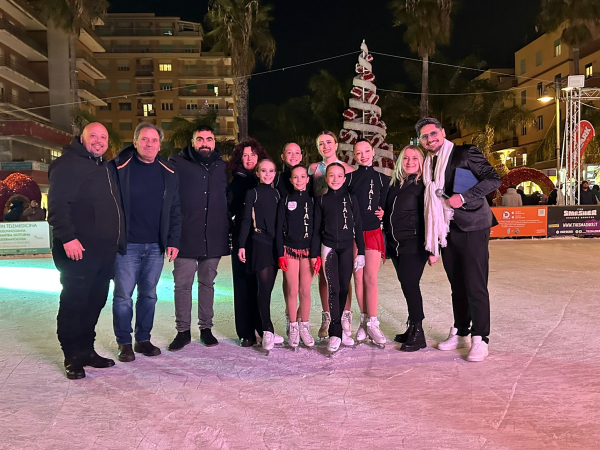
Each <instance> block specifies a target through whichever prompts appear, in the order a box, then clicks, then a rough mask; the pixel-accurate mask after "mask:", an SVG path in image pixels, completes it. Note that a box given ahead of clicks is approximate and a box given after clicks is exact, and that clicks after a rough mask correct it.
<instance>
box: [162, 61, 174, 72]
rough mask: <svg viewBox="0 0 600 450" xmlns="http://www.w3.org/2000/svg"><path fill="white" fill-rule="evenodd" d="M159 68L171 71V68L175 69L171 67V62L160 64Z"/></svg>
mask: <svg viewBox="0 0 600 450" xmlns="http://www.w3.org/2000/svg"><path fill="white" fill-rule="evenodd" d="M158 70H160V71H161V72H171V70H173V69H172V68H171V64H170V63H169V64H167V63H165V64H159V65H158Z"/></svg>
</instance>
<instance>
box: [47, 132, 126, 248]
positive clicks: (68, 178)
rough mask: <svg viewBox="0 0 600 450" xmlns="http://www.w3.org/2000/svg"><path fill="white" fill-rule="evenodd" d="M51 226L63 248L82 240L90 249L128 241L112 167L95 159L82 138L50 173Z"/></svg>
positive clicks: (56, 163)
mask: <svg viewBox="0 0 600 450" xmlns="http://www.w3.org/2000/svg"><path fill="white" fill-rule="evenodd" d="M48 178H49V179H50V189H49V191H48V223H49V224H50V225H51V226H52V227H53V229H52V233H53V236H54V239H57V240H59V241H60V242H61V243H62V244H65V243H67V242H70V241H72V240H73V239H78V240H79V242H81V245H83V248H86V246H114V247H117V246H118V245H119V244H120V243H121V244H122V243H123V242H125V241H124V239H125V238H126V235H125V232H124V220H123V212H122V211H121V207H120V205H119V201H118V199H119V192H118V190H117V186H116V183H115V181H114V179H113V178H112V176H111V174H110V170H109V169H108V164H107V163H106V161H105V160H104V159H103V158H102V157H100V158H94V157H93V156H92V155H91V154H90V153H89V152H88V151H87V150H86V148H85V147H84V146H83V145H82V144H81V142H80V138H79V136H75V137H74V138H73V141H72V142H71V143H70V144H69V145H67V146H66V147H65V148H64V150H63V155H62V156H61V157H59V158H58V159H56V160H55V161H54V162H53V163H52V164H50V168H49V170H48Z"/></svg>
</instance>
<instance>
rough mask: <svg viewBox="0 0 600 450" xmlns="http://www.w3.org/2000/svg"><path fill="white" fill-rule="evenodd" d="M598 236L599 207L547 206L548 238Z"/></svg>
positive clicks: (599, 227) (599, 232) (599, 229)
mask: <svg viewBox="0 0 600 450" xmlns="http://www.w3.org/2000/svg"><path fill="white" fill-rule="evenodd" d="M584 235H589V236H600V205H599V206H593V205H590V206H549V207H548V237H562V236H584Z"/></svg>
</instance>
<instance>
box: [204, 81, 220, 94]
mask: <svg viewBox="0 0 600 450" xmlns="http://www.w3.org/2000/svg"><path fill="white" fill-rule="evenodd" d="M206 87H207V89H208V90H209V92H210V91H213V92H214V93H215V95H219V85H218V84H208V85H206Z"/></svg>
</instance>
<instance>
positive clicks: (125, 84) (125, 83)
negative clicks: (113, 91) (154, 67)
mask: <svg viewBox="0 0 600 450" xmlns="http://www.w3.org/2000/svg"><path fill="white" fill-rule="evenodd" d="M117 88H118V89H119V90H120V91H129V89H130V81H129V80H118V81H117Z"/></svg>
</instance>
